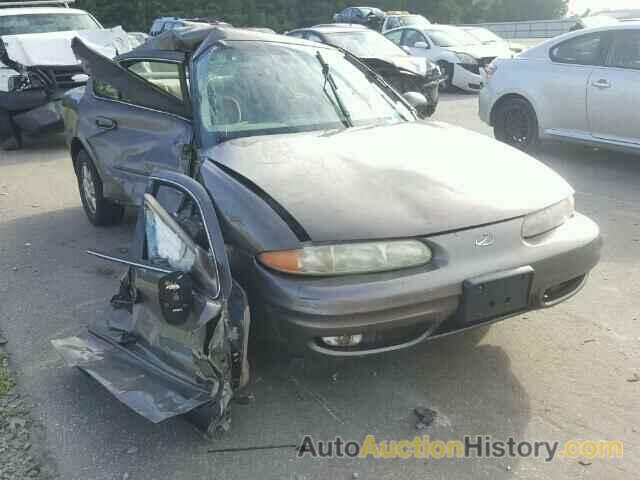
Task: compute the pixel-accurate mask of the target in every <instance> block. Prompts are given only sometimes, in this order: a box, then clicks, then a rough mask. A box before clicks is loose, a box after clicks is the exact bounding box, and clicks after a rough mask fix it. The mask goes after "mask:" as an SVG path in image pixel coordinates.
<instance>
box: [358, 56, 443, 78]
mask: <svg viewBox="0 0 640 480" xmlns="http://www.w3.org/2000/svg"><path fill="white" fill-rule="evenodd" d="M361 60H362V61H363V62H364V63H366V64H367V65H369V66H370V67H372V68H374V69H375V67H376V66H379V65H380V64H381V63H386V64H388V65H390V66H392V67H395V68H398V69H400V70H406V71H408V72H411V73H415V74H416V75H420V76H426V75H429V74H430V73H432V72H433V70H435V68H436V65H435V64H434V63H432V62H430V61H429V60H427V59H426V58H423V57H411V56H409V55H393V56H384V57H371V58H362V59H361Z"/></svg>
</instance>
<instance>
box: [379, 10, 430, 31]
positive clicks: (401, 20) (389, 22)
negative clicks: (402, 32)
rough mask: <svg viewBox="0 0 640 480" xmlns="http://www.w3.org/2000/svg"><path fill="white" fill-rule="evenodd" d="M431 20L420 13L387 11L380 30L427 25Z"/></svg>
mask: <svg viewBox="0 0 640 480" xmlns="http://www.w3.org/2000/svg"><path fill="white" fill-rule="evenodd" d="M429 25H431V22H430V21H429V20H428V19H426V18H425V17H423V16H422V15H415V14H413V13H409V12H393V11H392V12H387V13H386V14H385V16H384V22H383V23H382V32H383V33H384V32H386V31H387V30H393V29H394V28H400V27H415V28H422V27H428V26H429Z"/></svg>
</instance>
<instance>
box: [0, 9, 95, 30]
mask: <svg viewBox="0 0 640 480" xmlns="http://www.w3.org/2000/svg"><path fill="white" fill-rule="evenodd" d="M100 28H101V27H100V25H98V23H97V22H96V21H95V20H94V19H93V17H92V16H91V15H89V14H87V13H56V14H53V15H52V14H50V13H48V14H44V13H34V14H27V15H6V16H0V35H23V34H26V33H49V32H68V31H71V30H98V29H100Z"/></svg>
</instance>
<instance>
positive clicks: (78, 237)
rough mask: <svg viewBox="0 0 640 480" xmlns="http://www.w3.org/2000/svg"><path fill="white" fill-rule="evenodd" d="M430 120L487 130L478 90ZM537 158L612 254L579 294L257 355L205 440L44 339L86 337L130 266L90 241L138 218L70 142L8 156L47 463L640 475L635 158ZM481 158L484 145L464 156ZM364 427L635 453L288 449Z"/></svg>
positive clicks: (1, 236)
mask: <svg viewBox="0 0 640 480" xmlns="http://www.w3.org/2000/svg"><path fill="white" fill-rule="evenodd" d="M435 121H445V122H450V123H453V124H457V125H461V126H463V127H465V128H469V129H472V130H476V131H479V132H481V133H485V134H487V135H491V131H490V129H489V128H487V127H486V126H485V125H483V124H482V123H481V122H480V120H479V119H478V117H477V98H476V97H475V96H473V95H464V94H460V95H445V96H444V97H443V98H442V102H441V104H440V107H439V111H438V112H437V114H436V116H435ZM460 142H464V134H463V133H461V138H460ZM434 154H435V155H440V156H442V159H443V161H446V156H447V155H452V154H455V145H452V146H451V149H450V150H449V151H447V152H429V151H425V152H416V151H413V150H412V149H411V146H408V145H398V158H399V159H401V157H402V155H434ZM537 156H538V158H539V159H540V160H541V161H543V162H544V163H545V164H547V165H549V166H550V167H551V168H553V169H555V170H556V171H558V172H559V173H561V174H562V175H563V176H564V177H565V178H566V179H567V180H568V181H569V182H570V183H571V184H572V185H573V186H574V188H575V189H576V192H577V194H576V200H577V208H578V209H579V210H580V211H581V212H583V213H585V214H587V215H589V216H591V217H592V218H594V219H595V220H596V221H597V222H598V223H599V224H600V226H601V228H602V232H603V236H604V241H605V247H604V252H603V259H602V262H601V264H600V265H599V266H598V267H597V269H596V270H595V271H594V272H593V274H592V276H591V279H590V281H589V283H588V285H587V286H586V288H585V289H584V291H583V292H582V293H581V294H580V295H578V296H577V297H575V298H573V299H572V300H570V301H569V302H567V303H564V304H562V305H560V306H559V307H557V308H554V309H552V310H547V311H541V312H536V313H531V314H527V315H524V316H520V317H518V318H514V319H512V320H509V321H507V322H503V323H500V324H497V325H495V326H493V327H492V328H491V329H490V330H489V331H488V332H472V333H469V334H465V335H459V336H454V337H450V338H447V339H443V340H440V341H436V342H433V343H429V344H424V345H421V346H419V347H418V348H414V349H412V350H409V351H403V352H400V353H394V354H389V355H385V356H381V357H376V358H368V359H360V360H349V361H347V362H341V363H338V364H335V365H333V366H332V367H331V368H329V369H322V368H320V369H313V370H303V369H300V368H298V367H297V366H296V365H287V364H283V363H279V362H275V361H269V359H268V358H262V357H256V356H255V355H254V356H253V357H252V363H253V365H252V366H253V371H252V381H251V383H250V385H249V387H248V389H247V391H248V392H250V393H251V394H252V395H253V400H252V401H250V402H249V403H248V404H247V405H239V404H238V405H234V407H233V412H232V414H233V423H232V427H231V430H230V431H228V432H226V433H225V434H223V435H220V436H217V437H216V438H215V439H214V440H212V441H210V440H206V439H204V438H203V437H202V436H201V435H200V434H199V433H198V432H197V431H196V430H195V429H194V428H193V427H192V426H191V425H190V424H189V423H188V422H186V421H184V420H183V419H173V420H170V421H168V422H166V423H163V424H159V425H153V424H151V423H148V422H147V421H145V420H144V419H143V418H141V417H138V416H137V415H136V414H135V413H133V412H131V411H129V410H128V409H127V408H126V407H125V406H123V405H122V404H120V403H119V402H118V401H117V400H115V399H114V398H113V397H111V396H110V395H109V394H108V393H107V392H106V391H105V390H104V389H103V388H101V387H100V386H98V385H97V384H96V383H95V382H94V381H92V380H91V379H90V378H88V377H87V376H85V375H83V374H82V373H81V372H79V371H77V370H73V369H68V368H66V367H65V366H64V365H63V362H62V361H61V359H60V358H59V357H58V355H57V354H56V353H55V352H54V350H53V348H52V347H51V344H50V340H51V339H53V338H59V337H65V336H69V335H73V334H76V333H78V332H80V331H82V329H83V328H84V327H85V325H86V324H87V323H89V322H90V321H91V319H92V318H93V317H94V316H95V315H96V311H98V310H100V309H103V308H107V302H108V300H109V298H110V296H111V295H112V294H113V293H115V291H116V288H117V284H118V278H119V276H120V274H121V273H122V269H121V268H120V267H118V266H115V265H112V264H108V263H104V262H102V261H99V260H97V259H95V258H92V257H89V256H88V255H86V254H84V251H85V250H86V249H88V248H96V249H98V250H102V251H111V252H119V253H122V252H123V251H125V250H126V249H127V247H128V242H129V238H130V236H131V232H132V228H133V221H134V213H133V212H132V213H130V214H129V215H128V216H127V222H125V224H123V225H122V226H118V227H116V228H109V229H98V228H95V227H93V226H91V225H90V224H89V223H88V221H87V219H86V217H85V214H84V212H83V211H82V208H81V205H80V200H79V196H78V191H77V184H76V182H75V178H74V175H73V172H72V168H71V163H70V159H69V155H68V153H67V151H66V149H65V147H64V144H63V141H62V139H61V138H59V137H46V138H45V137H43V138H41V139H38V140H37V141H33V142H30V143H29V144H28V145H27V147H26V148H25V149H24V150H22V151H20V152H15V153H7V152H0V329H1V330H2V331H3V333H4V335H6V337H7V338H8V340H9V343H8V345H7V350H8V352H9V354H10V356H11V359H12V365H13V366H14V367H15V368H16V370H17V378H18V384H19V387H20V389H21V391H22V392H23V393H24V394H25V395H26V396H27V397H28V398H29V399H30V400H31V402H32V403H33V404H34V405H35V407H34V409H33V412H32V415H33V418H34V420H35V422H36V424H37V425H38V428H39V429H40V430H41V431H42V437H43V440H41V442H42V445H41V446H42V447H43V448H44V450H45V451H46V452H48V454H47V455H46V458H45V459H44V460H43V461H46V462H49V463H50V465H51V466H52V467H55V469H56V470H57V472H58V474H59V477H60V478H62V479H65V480H67V479H68V480H76V479H77V480H90V479H95V480H107V479H108V480H113V479H125V478H127V479H130V480H138V479H145V480H146V479H158V480H161V479H181V480H189V479H198V480H202V479H214V478H216V479H217V478H221V479H226V480H232V479H249V478H260V479H291V480H302V479H351V478H360V479H386V478H389V479H391V478H393V479H434V480H435V479H452V478H455V479H459V480H461V479H473V480H477V479H491V480H500V479H510V478H522V479H561V478H562V479H565V478H566V479H588V478H593V479H605V478H606V479H609V480H615V479H625V480H626V479H632V478H640V460H639V459H640V456H639V455H638V453H639V448H640V400H639V399H640V382H637V381H634V379H637V377H636V376H635V375H636V374H638V373H640V355H639V353H638V352H639V350H640V348H639V347H640V274H639V272H640V156H636V157H634V156H629V155H623V154H619V153H612V152H608V151H604V150H594V149H586V148H581V147H573V146H562V145H550V146H546V147H544V148H543V150H542V151H541V153H540V154H538V155H537ZM486 160H487V159H485V158H483V156H482V152H478V155H477V156H475V157H472V158H469V159H468V161H469V162H484V161H486ZM399 161H400V160H399ZM510 181H511V179H510ZM519 181H522V182H526V181H527V179H526V178H522V179H519ZM544 188H545V186H544V185H540V189H544ZM505 201H508V199H505ZM481 333H485V335H484V336H482V335H481ZM420 406H422V407H427V408H430V409H433V410H435V411H436V412H437V416H436V419H435V421H434V423H433V424H432V425H431V426H429V427H427V428H426V429H425V430H416V418H415V416H414V414H413V410H414V408H416V407H420ZM368 434H374V435H376V437H377V438H378V439H381V440H382V439H389V440H391V439H397V440H402V439H413V438H414V437H415V436H416V435H423V434H428V435H430V436H431V437H432V438H434V439H436V438H437V439H443V440H449V439H458V438H461V437H462V436H464V435H482V436H485V435H490V436H492V437H493V438H495V439H505V440H506V439H508V438H510V437H513V438H514V439H516V440H530V441H544V440H548V441H560V442H564V441H567V440H571V439H582V440H599V439H607V440H620V441H623V442H624V448H625V451H624V458H623V459H610V460H601V459H593V460H588V461H587V460H585V459H562V460H560V459H557V460H554V461H552V462H545V461H544V459H539V458H474V459H464V460H463V459H451V460H433V459H429V460H425V459H420V460H418V459H411V460H399V459H396V460H372V459H366V460H353V459H326V460H323V459H311V458H305V459H298V458H297V457H296V453H295V450H294V449H293V448H285V447H283V448H277V447H279V446H283V445H288V444H299V443H300V442H301V441H302V439H303V437H304V436H306V435H312V436H313V437H314V438H315V439H333V438H335V437H336V436H340V437H342V438H343V439H345V440H349V439H350V440H362V439H363V438H364V437H365V436H366V435H368ZM264 447H274V448H264ZM225 449H232V450H231V451H220V450H225ZM236 449H240V450H236Z"/></svg>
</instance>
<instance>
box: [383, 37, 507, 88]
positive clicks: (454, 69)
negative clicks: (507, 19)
mask: <svg viewBox="0 0 640 480" xmlns="http://www.w3.org/2000/svg"><path fill="white" fill-rule="evenodd" d="M384 35H385V36H386V37H387V38H388V39H389V40H391V41H392V42H394V43H395V44H396V45H400V46H401V47H402V48H403V49H404V50H405V51H406V52H407V53H409V54H410V55H414V56H416V57H425V58H428V59H429V60H431V61H432V62H434V63H437V64H438V65H439V66H440V69H441V70H442V71H443V72H445V73H446V79H445V80H444V81H443V82H442V89H443V90H451V89H452V88H453V87H457V88H460V89H462V90H465V91H467V92H478V91H480V89H481V88H482V85H483V83H484V78H483V72H482V70H484V68H485V67H487V66H488V65H489V64H490V63H491V62H492V61H493V60H494V59H495V58H497V57H502V56H505V57H510V56H512V53H511V52H510V51H509V49H508V48H505V47H504V46H501V45H482V44H481V43H480V42H479V41H478V40H477V39H476V38H475V37H473V36H471V35H470V34H468V33H467V32H465V31H464V30H462V29H461V28H458V27H453V26H449V25H429V26H427V27H422V28H414V27H401V28H395V29H393V30H389V31H388V32H385V33H384Z"/></svg>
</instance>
